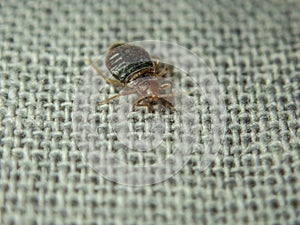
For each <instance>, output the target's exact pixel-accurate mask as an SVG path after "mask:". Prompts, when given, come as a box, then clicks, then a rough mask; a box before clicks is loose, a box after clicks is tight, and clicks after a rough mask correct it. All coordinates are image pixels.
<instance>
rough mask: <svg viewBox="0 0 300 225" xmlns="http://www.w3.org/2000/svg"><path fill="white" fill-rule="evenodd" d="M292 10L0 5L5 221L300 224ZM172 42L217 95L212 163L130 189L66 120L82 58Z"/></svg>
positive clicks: (1, 214) (298, 18) (209, 5)
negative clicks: (221, 118) (107, 171)
mask: <svg viewBox="0 0 300 225" xmlns="http://www.w3.org/2000/svg"><path fill="white" fill-rule="evenodd" d="M299 22H300V4H299V1H297V0H294V1H286V2H284V1H279V0H278V1H277V0H269V1H249V0H247V1H242V0H235V1H231V0H225V1H217V0H216V1H215V0H213V1H205V0H203V1H196V0H194V1H192V0H188V1H183V0H179V1H158V0H154V1H129V0H126V1H125V0H119V1H108V0H107V1H106V0H105V1H87V2H84V1H80V0H76V1H75V0H74V1H59V0H57V1H25V0H24V1H18V0H13V1H9V0H5V1H1V3H0V59H1V74H0V143H1V148H0V218H1V220H0V221H1V224H23V225H27V224H43V225H44V224H101V225H102V224H103V225H108V224H110V225H113V224H114V225H123V224H127V225H133V224H138V225H140V224H147V225H152V224H153V225H154V224H169V225H175V224H176V225H177V224H178V225H179V224H195V225H196V224H197V225H199V224H222V225H223V224H230V225H232V224H270V225H277V224H284V225H285V224H290V225H298V224H300V206H299V205H300V199H299V195H300V194H299V192H300V180H299V179H300V178H299V177H300V150H299V148H300V134H299V121H300V119H299V110H300V108H299V104H300V91H299V87H300V56H299V55H300V44H299V43H300V26H299ZM144 39H152V40H153V39H154V40H163V41H170V42H175V43H178V44H180V45H182V46H185V47H187V48H189V49H191V50H192V51H193V52H195V53H196V54H197V55H198V56H200V57H202V58H203V59H204V60H205V61H206V62H207V64H208V65H209V67H210V68H212V70H213V71H214V74H215V76H216V77H217V79H218V81H219V83H220V86H221V87H222V90H223V92H224V94H225V97H226V106H227V112H228V117H227V118H226V120H227V125H228V126H227V132H226V135H225V139H224V142H223V143H224V144H223V145H222V147H221V152H220V153H219V155H218V157H217V158H216V160H215V161H214V163H213V164H212V165H211V166H210V167H209V168H207V169H206V170H205V171H200V170H199V169H198V168H199V161H198V157H197V155H193V157H192V158H191V160H189V162H188V163H187V165H186V166H185V167H183V169H182V170H181V171H180V172H179V173H178V174H176V175H174V176H173V177H172V178H170V179H168V180H166V181H165V182H163V183H159V184H155V185H150V186H146V187H139V188H136V187H129V186H124V185H120V184H116V183H114V182H111V181H107V180H106V179H104V178H103V177H101V176H99V174H97V173H95V171H93V170H92V169H91V168H89V167H88V166H87V164H86V163H85V162H84V160H83V159H82V157H81V152H80V151H79V149H78V146H77V145H76V142H75V139H74V137H73V136H74V135H73V130H72V110H73V101H74V94H75V93H76V91H77V90H78V89H77V85H78V80H79V79H80V78H81V77H82V76H83V75H84V71H85V69H86V62H85V59H86V58H92V59H94V58H96V57H97V56H99V55H101V54H103V53H104V52H105V50H106V48H107V47H108V46H109V45H110V44H111V43H113V42H115V41H135V40H144Z"/></svg>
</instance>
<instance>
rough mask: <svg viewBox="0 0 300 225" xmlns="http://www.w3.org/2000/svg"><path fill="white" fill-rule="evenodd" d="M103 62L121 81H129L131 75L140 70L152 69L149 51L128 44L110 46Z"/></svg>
mask: <svg viewBox="0 0 300 225" xmlns="http://www.w3.org/2000/svg"><path fill="white" fill-rule="evenodd" d="M105 64H106V67H107V69H108V70H109V71H110V72H111V73H112V75H113V76H114V77H115V78H116V79H118V80H120V81H121V82H123V83H127V82H128V81H130V79H131V77H132V75H134V74H136V73H138V72H139V71H141V70H145V69H149V71H150V70H152V69H153V61H151V58H150V55H149V53H148V52H147V51H146V50H144V49H143V48H141V47H138V46H135V45H129V44H118V45H116V46H112V47H111V48H110V49H109V50H108V52H107V54H106V59H105Z"/></svg>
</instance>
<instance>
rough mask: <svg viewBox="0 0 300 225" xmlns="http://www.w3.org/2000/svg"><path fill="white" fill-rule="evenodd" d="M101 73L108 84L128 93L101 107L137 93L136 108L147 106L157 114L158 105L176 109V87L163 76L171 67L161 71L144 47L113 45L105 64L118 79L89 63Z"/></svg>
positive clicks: (120, 94)
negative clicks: (173, 101) (173, 102)
mask: <svg viewBox="0 0 300 225" xmlns="http://www.w3.org/2000/svg"><path fill="white" fill-rule="evenodd" d="M88 64H90V65H91V66H92V67H93V68H94V69H95V70H96V71H97V73H98V74H99V75H100V76H101V77H102V78H103V79H105V81H106V82H107V83H109V84H111V85H114V86H116V87H126V88H124V91H122V92H120V93H119V94H116V95H114V96H112V97H110V98H108V99H105V100H104V101H101V102H99V105H102V104H105V103H107V102H109V101H111V100H113V99H115V98H117V97H120V96H125V95H130V94H134V93H135V94H137V96H138V97H137V100H136V101H135V103H134V106H133V108H134V109H135V107H142V106H144V107H147V108H148V110H149V112H154V111H155V109H154V106H156V105H160V106H163V107H165V108H168V109H170V110H171V111H173V110H174V106H173V104H172V103H171V101H170V99H171V97H172V84H171V83H170V82H166V81H162V79H161V77H162V76H164V75H166V74H167V73H168V72H169V68H168V67H165V68H164V69H161V63H160V61H159V60H158V59H153V58H151V56H150V55H149V53H148V52H147V51H146V50H145V49H144V48H142V47H139V46H137V45H133V44H127V43H116V44H113V45H111V46H110V47H109V48H108V50H107V53H106V57H105V64H106V67H107V69H108V70H109V72H110V73H111V74H112V75H113V77H114V79H110V78H108V77H107V76H106V75H105V74H104V73H103V72H102V71H100V70H99V69H98V68H97V67H96V65H95V64H93V63H92V62H91V61H90V60H88Z"/></svg>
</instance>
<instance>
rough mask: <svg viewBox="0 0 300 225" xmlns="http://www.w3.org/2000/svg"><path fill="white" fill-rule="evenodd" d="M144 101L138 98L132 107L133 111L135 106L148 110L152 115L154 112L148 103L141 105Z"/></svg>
mask: <svg viewBox="0 0 300 225" xmlns="http://www.w3.org/2000/svg"><path fill="white" fill-rule="evenodd" d="M144 100H145V98H140V99H138V100H137V101H136V102H135V104H134V105H133V110H135V107H136V106H145V107H147V108H148V110H149V112H151V113H153V112H154V108H153V106H152V105H151V104H150V103H143V101H144Z"/></svg>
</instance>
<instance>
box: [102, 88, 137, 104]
mask: <svg viewBox="0 0 300 225" xmlns="http://www.w3.org/2000/svg"><path fill="white" fill-rule="evenodd" d="M135 92H136V91H135V90H128V91H125V92H122V93H119V94H116V95H113V96H112V97H110V98H107V99H105V100H103V101H100V102H98V105H103V104H105V103H107V102H110V101H112V100H114V99H115V98H118V97H121V96H125V95H130V94H133V93H135Z"/></svg>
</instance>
